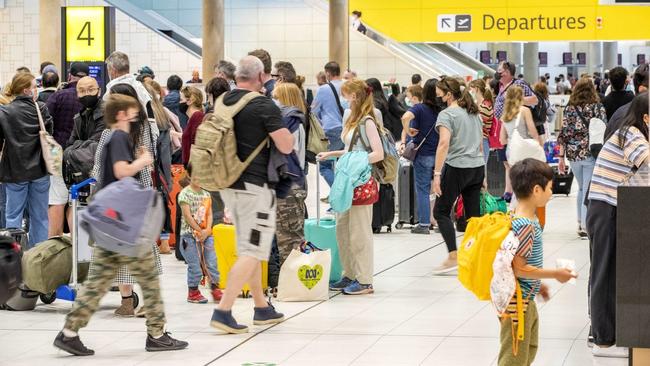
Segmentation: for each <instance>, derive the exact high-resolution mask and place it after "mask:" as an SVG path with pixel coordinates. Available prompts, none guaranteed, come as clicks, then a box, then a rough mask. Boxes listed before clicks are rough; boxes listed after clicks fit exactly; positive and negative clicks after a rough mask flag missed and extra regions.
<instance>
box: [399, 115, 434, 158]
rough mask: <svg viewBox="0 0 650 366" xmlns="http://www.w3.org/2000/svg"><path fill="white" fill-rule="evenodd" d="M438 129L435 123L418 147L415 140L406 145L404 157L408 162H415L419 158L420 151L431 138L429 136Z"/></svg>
mask: <svg viewBox="0 0 650 366" xmlns="http://www.w3.org/2000/svg"><path fill="white" fill-rule="evenodd" d="M434 128H436V125H435V123H434V124H433V126H431V128H430V129H429V132H427V134H426V136H424V138H423V139H422V141H420V143H419V144H418V145H417V146H416V145H415V142H414V141H413V140H411V141H409V142H408V143H407V144H406V147H405V148H404V152H403V153H402V157H403V158H404V159H406V160H408V161H415V158H416V157H417V156H418V151H419V150H420V148H421V147H422V145H424V142H425V141H427V138H428V137H429V134H431V131H433V129H434Z"/></svg>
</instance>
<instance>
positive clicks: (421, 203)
mask: <svg viewBox="0 0 650 366" xmlns="http://www.w3.org/2000/svg"><path fill="white" fill-rule="evenodd" d="M436 84H437V80H436V79H429V80H427V82H426V83H425V84H424V90H422V88H421V87H420V86H419V85H411V86H410V87H409V88H408V90H407V100H409V102H411V103H412V102H417V103H416V104H415V105H414V106H412V107H411V108H410V109H409V110H408V111H407V112H406V113H404V116H402V124H403V125H404V132H402V139H401V142H402V143H401V145H400V147H399V150H400V153H403V152H404V148H405V146H406V142H407V136H408V137H409V138H410V139H412V140H413V142H414V143H415V144H416V146H419V148H418V153H417V155H416V157H415V161H414V162H413V174H414V176H415V195H416V197H417V207H418V218H419V223H418V225H417V226H416V227H414V228H413V229H411V233H412V234H424V235H428V234H429V229H430V227H431V224H433V227H434V230H437V226H438V225H437V223H436V222H431V206H432V204H431V200H430V196H429V194H430V192H431V181H432V180H433V166H434V164H435V162H436V149H437V148H438V140H439V139H440V136H439V135H438V132H437V131H436V130H435V125H436V121H437V120H438V114H439V113H440V111H441V110H442V108H440V105H439V104H438V103H437V102H436ZM421 100H422V101H423V102H422V103H421V102H420V101H421Z"/></svg>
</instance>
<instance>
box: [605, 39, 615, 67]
mask: <svg viewBox="0 0 650 366" xmlns="http://www.w3.org/2000/svg"><path fill="white" fill-rule="evenodd" d="M616 66H618V42H603V68H604V69H605V70H611V69H613V68H615V67H616Z"/></svg>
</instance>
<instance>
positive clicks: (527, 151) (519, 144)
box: [508, 113, 546, 166]
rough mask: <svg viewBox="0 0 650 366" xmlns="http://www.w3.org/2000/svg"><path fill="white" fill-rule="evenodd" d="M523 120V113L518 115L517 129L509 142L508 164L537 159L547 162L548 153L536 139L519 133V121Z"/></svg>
mask: <svg viewBox="0 0 650 366" xmlns="http://www.w3.org/2000/svg"><path fill="white" fill-rule="evenodd" d="M520 121H521V113H519V115H518V116H517V120H516V122H515V129H514V131H513V132H512V137H511V138H510V141H509V142H508V149H509V151H508V164H510V166H513V165H515V164H516V163H518V162H520V161H522V160H525V159H535V160H539V161H543V162H546V154H545V153H544V148H543V147H542V145H540V144H539V142H538V141H537V140H535V139H525V138H523V137H522V136H521V134H520V133H519V123H520Z"/></svg>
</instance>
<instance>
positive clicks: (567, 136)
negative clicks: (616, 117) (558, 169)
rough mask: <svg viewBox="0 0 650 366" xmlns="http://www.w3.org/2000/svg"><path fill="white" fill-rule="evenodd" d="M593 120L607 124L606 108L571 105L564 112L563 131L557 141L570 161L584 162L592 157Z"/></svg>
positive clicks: (600, 105)
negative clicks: (590, 146) (590, 122)
mask: <svg viewBox="0 0 650 366" xmlns="http://www.w3.org/2000/svg"><path fill="white" fill-rule="evenodd" d="M592 118H599V119H601V120H602V121H603V122H605V123H607V114H606V113H605V107H604V106H603V105H602V104H601V103H592V104H585V105H583V106H574V105H569V106H567V107H566V109H565V110H564V117H563V118H562V129H561V130H560V134H559V136H558V138H557V140H558V143H559V144H560V145H561V146H563V147H564V151H565V155H566V158H567V159H568V160H569V161H571V162H576V161H583V160H587V159H589V158H591V157H592V155H591V152H589V120H591V119H592Z"/></svg>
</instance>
